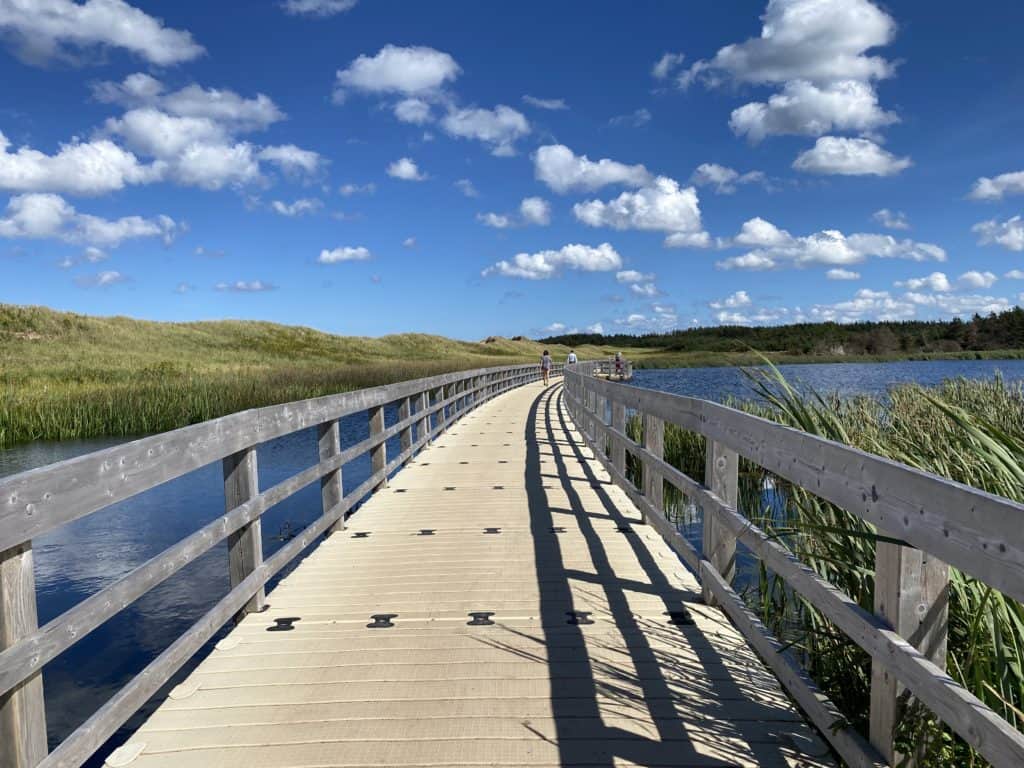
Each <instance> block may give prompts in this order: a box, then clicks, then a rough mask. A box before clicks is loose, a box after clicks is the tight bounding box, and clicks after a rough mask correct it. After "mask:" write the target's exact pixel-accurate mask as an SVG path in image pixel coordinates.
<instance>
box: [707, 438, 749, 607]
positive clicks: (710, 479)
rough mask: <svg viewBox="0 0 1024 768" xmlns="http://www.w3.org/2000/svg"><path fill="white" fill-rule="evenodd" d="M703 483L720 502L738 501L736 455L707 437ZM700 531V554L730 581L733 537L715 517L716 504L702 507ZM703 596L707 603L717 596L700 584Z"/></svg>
mask: <svg viewBox="0 0 1024 768" xmlns="http://www.w3.org/2000/svg"><path fill="white" fill-rule="evenodd" d="M706 450H707V455H706V458H705V468H704V483H705V485H707V486H708V487H709V488H710V490H711V492H712V493H713V494H715V495H716V496H717V497H718V498H719V499H720V500H721V501H722V503H724V504H727V505H728V506H730V507H736V506H737V505H738V502H739V483H738V478H739V464H740V461H739V456H737V455H736V452H735V451H732V450H730V449H728V448H726V447H725V446H724V445H722V444H721V443H719V442H716V441H714V440H708V441H707V449H706ZM703 517H704V528H703V531H702V536H703V543H704V547H703V549H704V557H705V558H706V559H707V560H708V561H709V562H710V563H711V565H712V567H713V568H714V569H715V571H716V572H717V573H718V574H720V575H721V577H722V579H723V580H724V581H725V583H726V584H732V579H733V576H734V575H735V573H736V537H735V536H734V535H733V534H732V532H731V531H729V530H728V529H727V528H726V527H725V526H723V525H722V523H721V521H720V520H719V519H718V505H717V504H710V505H708V506H706V507H704V508H703ZM704 599H705V601H707V602H708V603H709V604H710V605H714V604H715V601H716V600H717V598H716V596H715V593H714V592H713V591H712V590H711V589H710V588H709V587H708V586H705V587H704Z"/></svg>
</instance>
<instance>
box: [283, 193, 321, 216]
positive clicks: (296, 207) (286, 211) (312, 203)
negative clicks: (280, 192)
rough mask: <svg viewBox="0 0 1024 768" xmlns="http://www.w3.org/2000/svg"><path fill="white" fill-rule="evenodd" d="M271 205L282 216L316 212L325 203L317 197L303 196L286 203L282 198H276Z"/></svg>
mask: <svg viewBox="0 0 1024 768" xmlns="http://www.w3.org/2000/svg"><path fill="white" fill-rule="evenodd" d="M270 207H271V208H272V209H273V210H274V211H276V212H277V213H279V214H281V215H282V216H302V215H303V214H307V213H314V212H315V211H318V210H320V208H321V207H323V203H321V202H320V201H319V200H317V199H316V198H315V197H303V198H300V199H298V200H296V201H295V202H293V203H285V202H283V201H281V200H274V201H273V202H272V203H271V204H270Z"/></svg>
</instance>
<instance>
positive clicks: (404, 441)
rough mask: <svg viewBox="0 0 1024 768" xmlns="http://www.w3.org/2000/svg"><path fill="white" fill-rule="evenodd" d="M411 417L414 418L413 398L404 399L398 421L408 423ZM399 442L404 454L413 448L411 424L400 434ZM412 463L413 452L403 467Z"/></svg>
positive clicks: (400, 404) (403, 428) (399, 407)
mask: <svg viewBox="0 0 1024 768" xmlns="http://www.w3.org/2000/svg"><path fill="white" fill-rule="evenodd" d="M410 416H412V398H411V397H405V398H402V401H401V402H400V403H399V404H398V420H399V421H406V420H407V419H408V418H409V417H410ZM398 441H399V446H400V448H401V450H402V453H405V452H406V451H408V450H409V449H410V448H411V447H412V424H411V423H410V424H409V426H407V427H402V431H401V432H399V433H398ZM410 461H412V452H411V451H410V452H409V456H408V457H407V458H406V460H405V461H403V462H402V465H403V466H404V465H406V464H408V463H409V462H410Z"/></svg>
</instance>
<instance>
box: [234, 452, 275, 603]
mask: <svg viewBox="0 0 1024 768" xmlns="http://www.w3.org/2000/svg"><path fill="white" fill-rule="evenodd" d="M259 493H260V481H259V468H258V464H257V460H256V449H255V448H247V449H245V450H244V451H239V452H238V453H234V454H232V455H231V456H228V457H227V458H225V459H224V509H225V511H230V510H232V509H234V508H235V507H237V506H239V505H241V504H245V503H246V502H247V501H250V500H251V499H254V498H256V497H257V496H259ZM262 530H263V527H262V522H261V520H260V518H256V519H255V520H252V521H251V522H248V523H246V524H245V525H243V526H242V527H240V528H239V529H238V530H235V531H232V532H231V533H230V534H229V535H228V571H229V573H230V575H231V586H232V587H237V586H238V585H239V584H241V583H242V582H243V581H245V579H246V578H248V576H249V574H250V573H252V572H253V571H255V570H256V569H257V568H258V567H259V566H260V565H261V564H262V563H263V533H262ZM266 602H267V599H266V595H264V593H263V590H262V589H259V590H257V591H256V592H255V593H254V594H253V596H252V598H251V599H250V600H249V602H248V603H247V604H246V605H245V606H244V607H243V609H242V612H241V613H240V614H239V615H238V616H237V617H236V619H237V620H239V621H240V620H241V619H242V617H243V616H244V615H245V614H246V613H249V612H250V611H262V610H263V607H264V606H265V605H266Z"/></svg>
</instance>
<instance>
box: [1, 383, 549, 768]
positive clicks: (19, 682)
mask: <svg viewBox="0 0 1024 768" xmlns="http://www.w3.org/2000/svg"><path fill="white" fill-rule="evenodd" d="M552 373H554V374H555V375H559V374H560V373H561V366H560V365H556V366H554V369H553V371H552ZM539 378H541V371H540V367H539V365H519V366H505V367H497V368H483V369H477V370H471V371H462V372H457V373H448V374H443V375H440V376H433V377H430V378H425V379H417V380H415V381H405V382H400V383H397V384H390V385H385V386H381V387H373V388H371V389H363V390H358V391H355V392H346V393H343V394H338V395H330V396H327V397H320V398H315V399H312V400H304V401H300V402H295V403H287V404H284V405H275V406H268V407H266V408H255V409H251V410H248V411H242V412H240V413H235V414H231V415H229V416H224V417H222V418H219V419H213V420H211V421H207V422H203V423H202V424H195V425H192V426H188V427H184V428H182V429H177V430H174V431H172V432H166V433H163V434H159V435H153V436H152V437H146V438H143V439H141V440H135V441H132V442H129V443H126V444H124V445H119V446H115V447H113V448H108V449H105V450H102V451H97V452H95V453H91V454H87V455H85V456H80V457H77V458H74V459H70V460H68V461H64V462H60V463H57V464H53V465H50V466H47V467H41V468H39V469H34V470H30V471H28V472H23V473H21V474H18V475H13V476H11V477H7V478H3V479H0V765H4V766H7V765H9V766H12V767H13V768H32V767H34V766H47V767H49V766H78V765H81V764H82V763H83V762H85V761H86V760H88V759H89V757H90V756H92V755H93V754H94V753H95V752H96V750H98V749H99V748H100V747H101V746H102V745H103V744H104V742H106V740H107V739H108V738H110V736H112V735H113V734H114V733H115V731H116V730H117V729H118V728H119V727H120V726H121V725H122V724H123V723H124V722H126V721H127V720H128V718H130V717H131V716H132V715H133V714H134V713H135V712H136V711H138V709H139V708H140V707H142V706H143V705H144V704H145V703H146V701H147V700H148V699H149V698H150V697H152V696H153V694H154V693H156V692H157V691H158V690H159V689H160V687H161V686H163V685H164V684H165V683H167V682H168V681H169V680H170V678H171V677H172V675H174V673H175V672H176V671H177V670H178V669H180V668H181V666H182V665H183V664H185V662H187V661H188V660H189V658H191V657H192V656H193V655H194V654H195V653H196V652H197V651H198V650H200V649H201V648H202V647H203V645H204V644H205V643H206V642H207V641H208V640H209V639H210V638H212V637H213V636H214V635H215V634H216V633H217V631H218V630H220V628H221V627H223V626H224V624H226V623H227V622H228V621H230V620H231V618H232V617H235V618H241V617H242V616H244V615H245V614H246V613H248V612H250V611H253V610H260V609H261V608H262V607H263V604H264V603H263V600H264V598H263V592H264V589H265V586H266V584H267V582H268V581H269V580H270V579H271V578H273V577H274V575H275V574H277V573H279V572H280V571H281V569H282V568H284V567H286V566H287V565H288V564H289V563H290V562H291V561H292V560H294V558H295V557H296V556H297V555H299V554H300V553H301V552H302V551H304V550H305V549H306V547H308V546H309V545H310V544H312V543H313V542H315V541H316V539H317V537H319V536H321V535H326V534H330V533H331V532H333V531H335V530H339V529H340V528H342V527H343V526H344V521H345V516H346V514H349V513H351V511H352V510H353V509H354V508H355V507H356V506H357V505H358V504H359V503H360V502H361V501H362V500H363V499H364V498H366V497H367V496H368V495H369V494H371V493H373V492H375V491H376V490H378V489H380V488H383V487H385V486H386V484H387V481H388V478H389V477H390V476H391V475H392V474H394V473H395V472H396V471H397V470H399V469H400V468H401V467H402V466H403V465H404V464H406V463H407V462H408V461H409V460H410V459H411V458H412V457H413V456H414V455H415V454H416V453H417V452H418V451H420V450H421V449H422V448H423V447H425V446H426V445H427V444H428V443H430V442H431V441H432V440H434V439H435V438H436V437H437V436H438V435H439V434H440V433H442V432H444V431H445V430H446V429H447V428H448V427H449V426H450V425H451V424H453V423H455V422H456V421H458V420H459V419H461V418H462V417H463V416H465V415H466V414H468V413H469V412H470V411H472V410H474V409H475V408H477V407H479V406H480V405H482V404H483V403H485V402H487V401H488V400H490V399H491V398H493V397H495V396H497V395H499V394H501V393H503V392H506V391H508V390H509V389H512V388H514V387H518V386H522V385H523V384H527V383H529V382H532V381H536V380H538V379H539ZM393 405H397V406H398V421H396V422H395V423H394V424H392V425H391V426H387V427H386V426H385V422H384V408H385V407H386V406H393ZM360 412H366V413H367V415H368V422H369V430H370V434H369V437H367V438H366V439H364V440H361V441H360V442H358V443H356V444H355V445H351V446H347V447H345V448H342V446H341V442H340V420H341V419H342V418H343V417H346V416H351V415H353V414H358V413H360ZM311 427H316V428H317V433H318V434H317V439H318V450H319V459H320V461H319V462H318V463H317V464H314V465H313V466H311V467H308V468H306V469H304V470H302V471H301V472H298V473H297V474H295V475H292V476H291V477H289V478H287V479H285V480H283V481H281V482H279V483H277V484H276V485H274V486H273V487H271V488H267V489H266V490H264V491H259V483H258V474H257V473H258V469H257V464H256V452H255V451H256V448H257V447H258V446H259V445H261V444H263V443H266V442H267V441H268V440H273V439H275V438H279V437H282V436H284V435H288V434H291V433H293V432H298V431H300V430H303V429H307V428H311ZM396 436H397V437H398V438H399V442H400V451H399V453H398V455H396V456H394V457H393V458H391V459H390V460H388V457H387V443H388V441H389V440H391V439H393V438H395V437H396ZM367 454H369V456H370V459H371V474H370V476H369V477H368V478H367V479H366V480H364V481H363V482H362V483H361V484H360V485H359V486H358V487H356V488H355V489H353V490H351V491H349V492H348V493H344V490H343V483H342V468H343V467H344V466H345V465H346V464H348V463H349V462H351V461H353V460H354V459H357V458H359V457H361V456H364V455H367ZM217 461H220V462H222V464H223V468H224V490H225V513H224V514H223V515H222V516H221V517H219V518H217V519H216V520H214V521H213V522H211V523H209V524H207V525H205V526H203V527H202V528H200V529H199V530H197V531H195V532H194V533H192V534H191V535H189V536H187V537H186V538H184V539H182V540H181V541H178V542H177V543H175V544H174V545H172V546H170V547H169V548H167V549H165V550H164V551H163V552H161V553H159V554H158V555H156V556H154V557H153V558H151V559H150V560H148V561H147V562H145V563H143V564H142V565H140V566H138V567H137V568H135V569H134V570H132V571H130V572H129V573H127V574H125V575H124V576H122V577H121V578H119V579H117V580H116V581H114V582H113V583H111V584H109V585H107V586H106V587H104V588H103V589H101V590H100V591H99V592H96V593H95V594H93V595H91V596H90V597H88V598H86V599H85V600H83V601H82V602H81V603H78V604H77V605H75V606H74V607H72V608H70V609H69V610H67V611H65V612H64V613H62V614H61V615H60V616H57V617H56V618H54V619H53V620H51V621H49V622H48V623H47V624H45V625H44V626H42V627H40V626H38V622H37V618H36V616H37V614H36V593H35V580H34V575H33V559H32V539H33V538H37V537H38V536H40V535H42V534H44V533H46V532H48V531H52V530H54V529H56V528H58V527H60V526H62V525H66V524H67V523H70V522H72V521H74V520H77V519H79V518H82V517H85V516H87V515H90V514H92V513H94V512H97V511H99V510H102V509H105V508H106V507H109V506H110V505H112V504H115V503H117V502H120V501H123V500H125V499H128V498H131V497H132V496H135V495H137V494H140V493H143V492H145V491H147V490H150V489H152V488H155V487H157V486H159V485H162V484H163V483H166V482H169V481H171V480H173V479H175V478H178V477H181V476H182V475H185V474H187V473H189V472H191V471H193V470H196V469H198V468H200V467H203V466H206V465H208V464H211V463H214V462H217ZM317 481H319V482H320V484H321V497H322V505H323V510H322V515H321V516H320V517H319V518H318V519H317V521H316V522H315V523H313V524H311V525H310V526H308V527H307V528H305V529H303V530H302V531H301V532H300V533H299V534H298V535H297V536H296V538H294V539H292V540H291V541H289V542H288V543H287V544H285V545H284V546H283V547H281V549H280V550H278V551H277V552H276V553H274V554H273V555H272V556H271V557H270V558H268V559H266V560H264V559H263V551H262V541H261V530H260V519H261V516H262V515H263V514H264V513H265V512H266V511H267V510H269V509H271V508H272V507H274V506H275V505H277V504H279V503H281V502H282V501H284V500H285V499H287V498H289V497H290V496H292V495H293V494H295V493H297V492H298V491H300V490H302V489H303V488H306V487H307V486H309V485H311V484H313V483H315V482H317ZM224 540H227V542H228V558H229V571H230V574H231V590H230V591H229V592H228V594H227V595H225V596H224V597H223V598H222V599H221V600H220V601H219V602H218V603H217V604H216V605H214V606H213V608H211V609H210V610H209V611H208V612H207V613H206V614H205V615H204V616H203V617H202V618H200V619H199V620H198V621H197V622H196V623H195V624H194V625H193V626H192V627H191V628H190V629H189V630H187V631H186V632H185V633H184V634H183V635H182V636H181V637H179V638H178V639H177V640H176V641H174V642H173V643H172V644H171V645H170V646H169V647H168V648H167V649H166V650H165V651H164V652H163V653H161V654H160V655H159V656H158V657H157V658H156V659H154V660H153V661H152V662H151V663H150V664H149V665H148V666H147V667H146V668H145V669H143V670H142V671H141V672H140V673H139V674H138V675H136V676H135V677H133V678H132V679H131V680H130V681H129V682H128V683H127V684H126V685H125V686H123V687H122V688H121V689H120V690H119V691H118V692H117V693H116V694H115V695H114V696H113V697H112V698H111V699H110V700H109V701H108V702H107V703H106V704H104V705H103V706H102V707H101V708H100V709H99V710H97V711H96V712H95V713H94V714H93V715H92V716H91V717H90V718H89V719H88V720H86V722H85V723H83V724H82V725H81V726H80V727H79V728H77V729H76V730H75V731H74V732H73V733H72V734H71V735H70V736H68V738H66V739H65V740H64V741H63V742H62V743H61V744H60V745H59V746H58V747H57V748H56V749H55V750H54V751H53V752H52V753H49V754H47V740H46V720H45V712H44V701H43V693H42V678H41V673H42V669H43V666H44V665H45V664H46V663H47V662H48V661H51V660H52V659H54V658H55V657H57V656H58V655H59V654H61V653H63V652H64V651H66V650H67V649H68V648H69V647H71V646H72V645H74V644H75V643H76V642H78V641H79V640H81V639H82V638H83V637H85V636H86V635H88V634H89V633H90V632H92V631H93V630H95V629H96V628H97V627H99V626H100V625H101V624H103V623H104V622H105V621H107V620H108V619H110V618H111V617H113V616H114V615H116V614H117V613H119V612H120V611H122V610H124V609H125V608H127V607H128V606H129V605H131V604H132V603H133V602H134V601H136V600H138V599H139V598H140V597H142V596H143V595H145V594H146V593H147V592H149V591H150V590H151V589H153V588H154V587H156V586H157V585H159V584H161V583H162V582H164V581H165V580H166V579H168V578H170V577H171V576H173V575H174V574H175V573H177V572H178V571H180V570H181V569H182V568H184V567H185V566H186V565H188V564H189V563H191V562H193V561H195V559H196V558H198V557H199V556H201V555H202V554H204V553H206V552H208V551H209V550H210V549H212V548H213V547H214V546H216V545H217V544H219V543H221V542H223V541H224Z"/></svg>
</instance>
